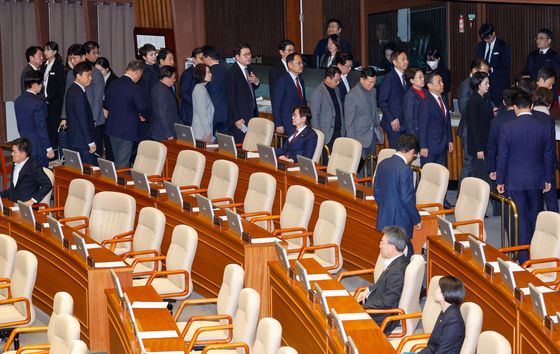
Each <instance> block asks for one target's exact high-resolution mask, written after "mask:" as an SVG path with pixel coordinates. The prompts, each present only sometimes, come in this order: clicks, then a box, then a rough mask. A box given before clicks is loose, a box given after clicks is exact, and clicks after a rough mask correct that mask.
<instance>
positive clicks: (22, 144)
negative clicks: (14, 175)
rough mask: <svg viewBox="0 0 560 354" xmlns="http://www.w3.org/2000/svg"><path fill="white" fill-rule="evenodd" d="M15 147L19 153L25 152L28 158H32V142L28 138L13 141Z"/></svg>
mask: <svg viewBox="0 0 560 354" xmlns="http://www.w3.org/2000/svg"><path fill="white" fill-rule="evenodd" d="M12 143H13V145H14V146H15V147H17V149H18V150H19V152H25V154H26V155H27V157H29V156H31V140H29V139H27V138H17V139H16V140H14V141H12Z"/></svg>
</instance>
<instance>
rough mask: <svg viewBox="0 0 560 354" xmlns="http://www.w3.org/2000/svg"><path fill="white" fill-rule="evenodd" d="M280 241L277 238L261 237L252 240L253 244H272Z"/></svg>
mask: <svg viewBox="0 0 560 354" xmlns="http://www.w3.org/2000/svg"><path fill="white" fill-rule="evenodd" d="M276 240H278V238H276V237H260V238H252V239H251V243H272V242H274V241H276Z"/></svg>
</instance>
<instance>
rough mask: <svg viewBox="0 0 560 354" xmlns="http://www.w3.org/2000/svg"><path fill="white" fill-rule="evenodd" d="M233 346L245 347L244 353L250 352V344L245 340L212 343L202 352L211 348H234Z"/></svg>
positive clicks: (203, 353)
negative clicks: (244, 341)
mask: <svg viewBox="0 0 560 354" xmlns="http://www.w3.org/2000/svg"><path fill="white" fill-rule="evenodd" d="M233 348H243V353H244V354H249V346H248V345H247V343H243V342H233V343H224V344H210V345H207V346H205V347H204V349H203V350H202V354H206V353H208V351H210V350H218V349H233Z"/></svg>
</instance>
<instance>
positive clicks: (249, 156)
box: [247, 151, 259, 159]
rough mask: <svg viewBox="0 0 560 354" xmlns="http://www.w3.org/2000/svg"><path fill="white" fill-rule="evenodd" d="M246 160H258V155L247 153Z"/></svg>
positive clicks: (256, 153)
mask: <svg viewBox="0 0 560 354" xmlns="http://www.w3.org/2000/svg"><path fill="white" fill-rule="evenodd" d="M247 158H248V159H257V158H259V153H258V152H252V151H249V152H247Z"/></svg>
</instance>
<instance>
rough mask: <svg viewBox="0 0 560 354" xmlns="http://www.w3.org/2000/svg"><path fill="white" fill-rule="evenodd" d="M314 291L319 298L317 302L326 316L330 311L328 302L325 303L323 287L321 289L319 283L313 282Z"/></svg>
mask: <svg viewBox="0 0 560 354" xmlns="http://www.w3.org/2000/svg"><path fill="white" fill-rule="evenodd" d="M315 293H316V294H317V297H318V298H319V304H320V305H321V310H322V311H323V313H324V314H325V315H326V316H328V315H329V314H330V312H331V311H330V309H329V304H328V303H327V297H326V296H325V293H324V292H323V289H321V287H320V286H319V283H315Z"/></svg>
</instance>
